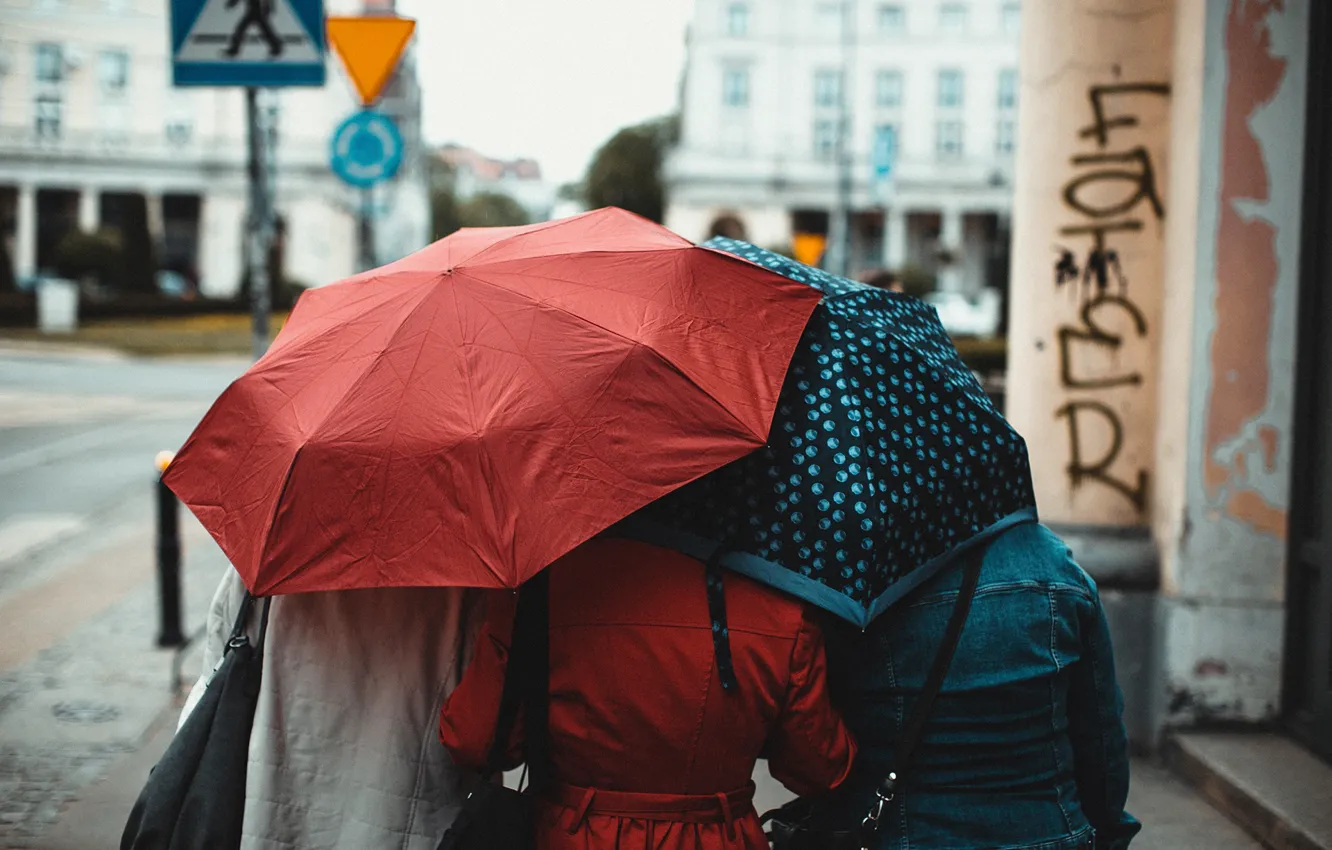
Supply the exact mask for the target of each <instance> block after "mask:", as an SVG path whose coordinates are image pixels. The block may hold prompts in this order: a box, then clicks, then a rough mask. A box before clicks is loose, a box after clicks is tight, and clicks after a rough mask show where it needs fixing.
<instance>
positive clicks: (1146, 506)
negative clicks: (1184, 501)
mask: <svg viewBox="0 0 1332 850" xmlns="http://www.w3.org/2000/svg"><path fill="white" fill-rule="evenodd" d="M1174 11H1175V0H1120V2H1118V3H1117V4H1115V12H1116V13H1115V14H1113V15H1109V14H1105V13H1104V12H1103V11H1102V10H1100V9H1098V8H1096V9H1094V8H1091V7H1089V6H1084V5H1082V4H1075V3H1068V2H1066V0H1030V1H1029V2H1028V3H1025V4H1024V5H1023V34H1022V48H1021V51H1022V52H1021V58H1020V68H1019V71H1020V79H1021V95H1020V99H1021V103H1022V104H1023V106H1022V111H1021V115H1020V123H1019V128H1018V134H1019V143H1018V160H1017V167H1016V173H1015V179H1016V187H1015V189H1016V191H1015V195H1014V207H1013V220H1014V231H1013V253H1012V271H1011V276H1010V277H1011V281H1012V283H1011V286H1012V289H1011V298H1010V303H1009V335H1008V343H1009V354H1008V373H1009V380H1008V393H1007V400H1006V401H1007V405H1006V406H1007V411H1006V413H1007V415H1008V417H1009V418H1010V419H1011V421H1012V422H1013V424H1014V425H1015V426H1016V427H1017V428H1018V430H1019V431H1020V432H1021V433H1022V434H1023V435H1024V436H1025V437H1026V440H1027V444H1028V446H1029V448H1030V456H1031V464H1032V472H1033V476H1034V482H1035V488H1036V498H1037V502H1038V504H1039V506H1040V511H1041V517H1042V519H1043V520H1044V521H1045V522H1046V523H1047V524H1049V525H1051V526H1052V527H1054V528H1055V530H1056V531H1057V532H1059V533H1061V534H1062V535H1063V536H1064V537H1065V539H1066V540H1068V541H1069V543H1070V545H1071V546H1072V548H1073V551H1074V554H1075V555H1076V556H1077V557H1078V559H1079V560H1080V561H1081V562H1082V563H1083V565H1084V566H1085V567H1086V568H1087V569H1088V570H1089V571H1090V572H1091V573H1092V575H1093V576H1095V577H1096V578H1097V579H1098V580H1100V581H1101V582H1102V584H1103V585H1104V586H1106V587H1110V588H1114V587H1138V588H1141V587H1147V588H1150V587H1153V586H1154V585H1155V584H1156V583H1157V581H1158V579H1159V573H1158V564H1157V557H1156V549H1155V546H1154V545H1153V542H1152V537H1151V531H1150V517H1151V513H1150V510H1151V503H1150V500H1151V492H1152V490H1151V488H1152V485H1153V464H1154V454H1155V445H1156V421H1157V420H1156V412H1157V374H1158V350H1159V346H1160V327H1159V321H1160V315H1161V304H1162V278H1163V262H1164V261H1163V251H1164V244H1165V240H1164V222H1165V220H1166V217H1167V215H1168V210H1169V198H1167V197H1166V196H1165V192H1164V189H1165V181H1166V179H1167V168H1166V165H1167V156H1166V154H1167V147H1168V141H1169V114H1170V113H1169V109H1170V80H1171V63H1172V41H1171V32H1172V27H1173V22H1174ZM1124 605H1125V606H1126V607H1123V608H1122V609H1117V610H1115V611H1112V612H1111V616H1112V628H1113V629H1114V630H1115V632H1116V639H1117V642H1118V643H1119V644H1120V646H1119V649H1120V652H1119V653H1118V656H1119V662H1120V668H1121V675H1122V680H1123V682H1124V685H1125V690H1126V697H1127V698H1128V701H1129V704H1130V710H1131V711H1133V712H1138V713H1137V714H1135V715H1133V716H1130V717H1129V718H1128V722H1129V726H1130V733H1131V734H1133V735H1134V736H1135V737H1137V738H1139V739H1140V740H1141V739H1143V738H1144V737H1148V736H1150V728H1149V727H1150V719H1149V717H1148V716H1147V715H1146V714H1145V712H1146V711H1147V708H1148V704H1149V703H1150V702H1151V700H1152V696H1153V688H1152V685H1151V682H1150V677H1149V676H1148V675H1147V673H1148V671H1149V670H1150V669H1151V666H1152V664H1153V661H1154V658H1155V646H1154V643H1153V639H1152V630H1151V628H1150V624H1151V610H1152V607H1153V604H1152V596H1151V595H1150V594H1149V593H1148V594H1143V595H1142V596H1135V597H1131V598H1127V599H1126V601H1125V602H1124Z"/></svg>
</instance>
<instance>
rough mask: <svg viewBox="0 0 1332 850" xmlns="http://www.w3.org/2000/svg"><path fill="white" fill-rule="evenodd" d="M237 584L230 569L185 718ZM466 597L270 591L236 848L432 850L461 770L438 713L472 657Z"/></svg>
mask: <svg viewBox="0 0 1332 850" xmlns="http://www.w3.org/2000/svg"><path fill="white" fill-rule="evenodd" d="M244 593H245V587H244V585H243V584H242V583H241V580H240V576H239V575H237V573H236V572H235V570H232V569H228V570H227V573H226V575H225V576H224V577H223V579H222V582H221V583H220V584H219V585H218V588H217V592H216V593H215V594H214V597H213V603H212V606H211V608H210V610H209V613H208V623H207V627H206V631H207V635H206V641H205V645H204V649H203V675H202V676H201V677H200V679H199V681H198V682H197V683H196V684H195V686H194V688H193V690H192V691H191V693H190V696H189V699H188V700H187V702H186V704H185V709H184V712H183V713H182V715H181V722H182V723H183V722H184V720H185V718H186V717H187V716H188V715H189V712H190V711H192V710H193V708H194V706H195V704H196V703H197V702H198V699H199V697H200V696H201V695H202V693H203V690H204V688H205V686H206V685H207V681H208V679H209V677H210V676H211V674H212V671H213V670H214V669H216V667H217V664H218V663H219V661H220V660H221V657H222V651H223V649H224V647H225V646H226V643H227V639H228V638H229V637H230V634H231V629H232V626H233V624H234V623H235V619H236V612H237V609H238V608H239V606H240V602H241V600H242V599H243V598H244ZM473 598H474V592H471V591H465V590H458V589H451V588H431V589H421V588H386V589H376V590H351V591H338V592H329V593H307V594H296V595H291V596H279V597H276V598H274V600H273V603H272V609H271V612H270V614H269V621H268V635H267V638H266V645H265V647H264V671H263V684H262V687H261V690H260V694H259V703H258V706H257V708H256V711H255V718H254V729H253V732H252V733H251V735H250V758H249V772H248V775H247V777H246V783H245V822H244V824H243V830H244V837H243V839H242V842H241V850H288V849H289V848H291V849H292V850H294V848H300V850H374V848H393V850H434V848H435V846H436V844H437V843H438V842H439V838H440V836H441V835H443V834H444V832H445V830H447V829H448V827H449V825H450V824H451V823H452V822H453V819H454V817H455V816H456V815H457V813H458V809H459V807H460V806H461V804H462V800H463V797H464V796H465V794H464V792H463V790H462V785H463V780H464V771H463V770H462V769H460V768H458V767H456V766H455V765H454V764H453V761H452V760H451V759H450V757H449V755H448V753H447V752H446V751H445V750H444V748H443V747H442V746H441V745H440V743H439V740H438V738H437V737H436V725H437V720H438V718H439V712H440V708H441V706H442V705H443V703H444V701H445V698H446V697H448V695H449V693H450V692H451V691H452V690H453V688H454V686H455V685H456V684H457V682H458V679H459V677H460V675H461V673H462V669H463V667H464V666H465V664H466V657H467V656H468V655H470V637H469V636H470V634H471V632H472V630H471V629H470V628H469V626H468V623H467V620H468V612H467V609H468V608H469V607H470V605H471V600H472V599H473ZM260 610H261V609H260V608H259V606H258V605H256V606H255V610H254V613H253V614H252V615H251V621H252V622H251V624H250V628H249V632H250V637H251V640H253V639H254V638H255V637H256V636H257V632H258V625H257V623H258V613H259V611H260Z"/></svg>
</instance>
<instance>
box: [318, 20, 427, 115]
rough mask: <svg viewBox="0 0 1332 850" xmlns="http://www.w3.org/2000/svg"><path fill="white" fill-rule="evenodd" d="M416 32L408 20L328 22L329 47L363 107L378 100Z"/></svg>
mask: <svg viewBox="0 0 1332 850" xmlns="http://www.w3.org/2000/svg"><path fill="white" fill-rule="evenodd" d="M415 31H416V21H414V20H412V19H411V18H390V17H378V16H375V17H364V18H329V19H328V40H329V43H330V44H332V45H333V49H334V50H336V51H337V52H338V55H339V56H341V57H342V64H343V66H344V67H345V68H346V69H347V76H349V77H351V80H352V84H353V85H355V86H356V92H357V94H359V95H360V96H361V105H362V106H369V105H371V104H372V103H374V102H375V101H376V100H378V99H379V94H380V92H382V91H383V90H384V86H385V85H387V84H388V81H389V77H391V76H393V69H395V68H397V67H398V60H399V59H401V58H402V51H403V50H404V49H405V48H406V47H407V42H408V41H410V40H411V38H412V33H413V32H415Z"/></svg>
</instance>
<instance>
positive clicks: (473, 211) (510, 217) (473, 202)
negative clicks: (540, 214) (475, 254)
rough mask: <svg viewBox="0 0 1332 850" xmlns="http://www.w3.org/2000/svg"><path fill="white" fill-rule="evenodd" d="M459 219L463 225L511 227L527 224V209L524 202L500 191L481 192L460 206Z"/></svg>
mask: <svg viewBox="0 0 1332 850" xmlns="http://www.w3.org/2000/svg"><path fill="white" fill-rule="evenodd" d="M458 220H459V221H460V222H461V223H462V226H463V227H509V226H512V225H515V224H527V223H528V216H527V210H525V209H523V206H522V204H520V203H518V202H517V201H515V200H514V199H513V198H510V197H509V196H508V195H501V194H499V193H498V192H481V193H479V194H476V195H473V196H472V197H470V198H468V199H467V200H465V201H463V202H462V203H461V204H460V205H459V206H458Z"/></svg>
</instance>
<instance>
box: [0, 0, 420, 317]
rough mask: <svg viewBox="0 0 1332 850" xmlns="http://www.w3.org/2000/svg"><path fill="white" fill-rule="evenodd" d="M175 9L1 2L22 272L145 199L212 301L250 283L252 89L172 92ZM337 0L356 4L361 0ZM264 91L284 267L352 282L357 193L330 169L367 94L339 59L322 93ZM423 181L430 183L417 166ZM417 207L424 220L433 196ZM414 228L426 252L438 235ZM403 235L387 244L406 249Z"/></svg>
mask: <svg viewBox="0 0 1332 850" xmlns="http://www.w3.org/2000/svg"><path fill="white" fill-rule="evenodd" d="M167 5H168V4H166V3H164V2H162V0H0V238H3V240H4V247H5V248H6V253H7V254H8V256H9V258H10V261H11V263H12V264H13V267H14V272H15V273H16V275H17V277H18V278H20V279H22V278H25V277H29V276H32V275H34V274H37V273H39V272H43V271H45V270H47V269H49V268H50V267H51V265H52V263H53V261H54V252H55V246H56V245H57V244H58V242H59V240H60V239H61V237H62V236H63V235H64V234H65V233H67V232H69V231H70V230H72V229H76V228H77V229H80V230H83V231H94V230H97V229H99V228H117V227H124V226H126V216H127V215H129V216H131V217H133V216H134V215H138V216H140V217H142V216H143V211H144V209H145V207H146V218H147V225H148V232H149V236H150V238H151V241H152V243H153V245H154V247H155V250H156V254H157V260H158V264H159V265H160V266H162V267H164V268H176V269H178V270H181V271H186V272H190V273H194V274H197V275H198V278H199V283H200V291H201V292H202V293H203V294H205V295H210V296H214V297H225V296H228V295H231V294H233V293H235V292H236V291H237V288H238V287H239V286H240V282H241V278H242V274H243V270H244V248H243V241H244V240H243V238H242V236H243V232H244V227H245V220H246V208H247V198H248V194H247V182H246V153H247V147H246V121H245V111H244V95H243V93H242V91H241V90H240V89H236V88H221V89H211V88H204V89H178V88H173V87H172V85H171V68H170V56H169V49H168V47H169V45H168V35H167V33H168V27H167ZM327 5H328V7H329V12H330V13H337V12H342V13H346V14H357V13H359V12H360V11H361V4H360V3H359V2H357V0H330V2H329V3H328V4H327ZM266 99H267V103H268V105H269V106H270V107H271V108H273V109H274V110H275V111H276V114H277V116H278V120H277V139H278V147H277V175H278V176H277V212H278V214H279V216H280V218H281V221H282V224H283V225H284V231H285V239H284V240H283V242H284V247H283V252H282V253H283V258H284V274H285V276H286V277H287V278H288V279H291V280H296V281H299V282H301V283H305V284H308V285H319V284H324V283H328V282H331V281H334V280H337V279H339V278H341V277H345V276H347V275H349V274H351V273H352V272H354V271H355V264H356V258H357V250H356V249H357V233H356V215H357V211H358V206H357V205H358V203H359V199H358V198H357V197H355V196H354V195H353V194H352V193H351V192H350V191H348V190H347V189H346V187H344V186H343V185H342V184H341V182H340V181H338V179H337V178H336V177H334V176H333V174H332V173H331V171H330V169H329V162H328V159H329V137H330V135H331V133H332V131H333V129H334V128H335V127H336V126H337V124H338V123H339V122H340V121H341V120H342V119H344V118H346V117H347V116H348V115H350V114H351V113H352V112H353V111H355V109H357V108H359V104H357V103H356V102H355V100H354V96H353V94H352V91H351V87H350V86H349V85H348V84H347V82H346V81H345V80H344V79H343V72H342V69H341V67H340V66H339V64H338V62H337V60H336V59H335V58H333V57H330V59H329V69H328V83H327V85H326V86H325V87H324V88H322V89H298V88H292V89H284V90H281V91H277V92H272V93H270V94H267V95H266ZM408 173H409V174H410V173H411V172H410V171H409V172H408ZM416 178H417V180H418V181H419V182H420V183H421V185H422V186H424V180H423V178H422V177H421V176H420V170H419V169H416ZM419 194H421V195H422V198H423V197H424V189H422V191H421V192H420V193H419ZM416 207H418V208H419V209H418V210H417V213H416V217H417V218H419V219H422V220H424V219H425V218H426V217H427V214H426V213H425V212H424V211H423V210H424V207H425V203H424V201H423V200H418V201H417V203H416ZM127 210H128V211H129V212H128V213H127V212H126V211H127ZM136 211H137V212H136ZM408 229H409V230H410V229H411V228H408ZM416 230H417V231H420V232H419V233H416V234H415V238H416V239H417V241H418V244H417V245H415V246H414V247H420V245H422V244H424V243H425V240H426V238H427V236H428V234H426V233H425V232H424V231H425V228H424V227H423V226H417V227H416ZM403 241H404V240H402V239H398V240H396V241H395V242H394V244H393V245H392V246H385V247H388V248H389V249H390V250H391V251H403V250H404V248H405V245H399V244H397V243H398V242H403ZM407 241H410V240H407Z"/></svg>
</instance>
